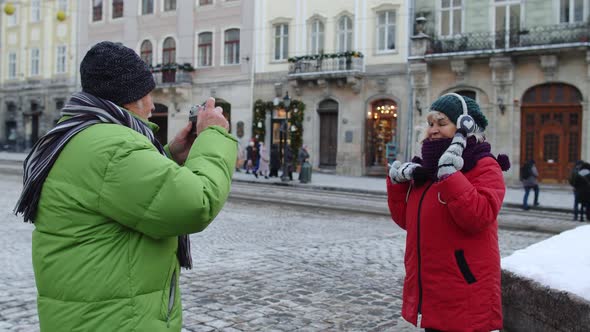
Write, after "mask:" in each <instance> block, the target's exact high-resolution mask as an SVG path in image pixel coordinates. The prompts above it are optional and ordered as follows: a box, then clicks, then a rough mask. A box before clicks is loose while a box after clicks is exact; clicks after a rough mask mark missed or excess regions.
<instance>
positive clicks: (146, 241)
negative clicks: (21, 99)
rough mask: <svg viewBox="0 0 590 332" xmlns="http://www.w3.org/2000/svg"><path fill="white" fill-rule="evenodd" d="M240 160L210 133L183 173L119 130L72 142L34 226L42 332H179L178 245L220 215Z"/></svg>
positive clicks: (217, 132) (86, 133)
mask: <svg viewBox="0 0 590 332" xmlns="http://www.w3.org/2000/svg"><path fill="white" fill-rule="evenodd" d="M151 125H153V124H151ZM153 127H157V126H155V125H153V126H152V129H153ZM236 155H237V141H236V140H235V139H234V138H233V137H232V136H231V135H229V134H227V133H226V132H225V130H224V129H223V128H221V127H216V126H213V127H209V128H207V129H206V130H204V131H203V132H202V133H201V134H200V135H199V137H198V138H197V140H196V141H195V143H194V144H193V146H192V148H191V150H190V153H189V156H188V158H187V160H186V163H185V165H184V167H181V166H178V165H177V164H176V163H175V162H174V161H172V160H170V159H167V158H165V157H164V156H162V155H161V154H160V153H159V152H158V151H157V149H156V148H155V147H154V146H153V144H152V143H151V142H150V141H149V140H148V139H147V138H146V137H145V136H143V135H141V134H139V133H137V132H135V131H133V130H132V129H130V128H127V127H124V126H120V125H116V124H96V125H92V126H90V127H89V128H87V129H85V130H83V131H82V132H80V133H78V134H77V135H76V136H74V137H73V138H72V139H71V140H70V142H68V144H67V145H66V146H65V148H64V149H63V151H62V152H61V154H60V155H59V157H58V159H57V161H56V162H55V165H54V166H53V167H52V169H51V171H50V173H49V175H48V177H47V179H46V180H45V183H44V185H43V189H42V193H41V198H40V202H39V207H38V212H37V216H36V219H35V230H34V232H33V268H34V271H35V279H36V283H37V290H38V299H37V306H38V311H39V322H40V327H41V331H50V332H55V331H60V332H62V331H93V332H96V331H109V332H112V331H150V332H153V331H180V330H181V327H182V308H181V301H180V290H179V287H178V280H179V274H180V270H179V263H178V260H177V258H176V250H177V245H178V240H177V236H178V235H181V234H189V233H196V232H200V231H202V230H203V229H205V228H206V227H207V226H208V225H209V223H210V222H211V221H212V220H213V219H214V218H215V216H216V215H217V213H219V211H220V210H221V208H222V207H223V205H224V203H225V201H226V199H227V197H228V195H229V191H230V185H231V179H232V174H233V171H234V165H235V161H236Z"/></svg>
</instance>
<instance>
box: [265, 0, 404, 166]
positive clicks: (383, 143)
mask: <svg viewBox="0 0 590 332" xmlns="http://www.w3.org/2000/svg"><path fill="white" fill-rule="evenodd" d="M254 3H255V5H254V13H255V20H254V22H255V26H254V31H255V36H254V38H255V39H254V49H255V50H256V60H255V62H254V66H255V73H256V75H255V86H254V95H255V97H254V98H255V99H256V100H259V101H262V102H264V103H266V104H271V105H274V104H273V103H272V102H273V100H275V98H278V101H282V100H283V99H284V98H285V95H286V94H287V93H288V95H289V97H290V98H291V100H293V101H298V102H301V103H303V105H305V111H304V112H305V113H304V116H303V118H302V119H301V123H300V124H297V123H294V120H293V119H294V118H296V117H297V114H296V113H294V112H298V111H299V110H298V109H293V108H292V107H291V108H292V109H290V110H289V112H284V107H283V104H282V103H279V104H278V105H277V106H276V107H274V108H270V109H266V117H265V121H260V122H259V123H255V125H256V126H264V128H265V129H266V130H265V132H266V135H265V137H264V141H265V142H266V143H267V145H268V144H271V145H273V144H274V145H276V146H277V147H278V148H279V149H280V150H281V151H282V149H283V148H282V146H284V142H285V140H286V141H287V142H288V144H291V142H290V141H291V140H294V136H293V134H289V135H283V134H281V133H282V132H281V128H286V127H285V125H284V121H287V122H288V123H289V125H288V126H287V128H288V129H289V130H290V131H291V130H297V129H298V128H299V127H298V126H300V127H301V130H302V131H303V133H302V135H301V136H302V137H301V139H302V142H301V143H302V144H305V145H307V146H308V148H309V151H310V154H311V163H312V165H313V167H314V168H316V169H321V170H324V171H327V172H334V173H337V174H343V175H354V176H359V175H367V174H369V175H371V174H372V175H383V174H385V172H386V165H387V162H388V160H390V161H391V160H393V158H396V157H399V156H400V155H403V154H404V153H405V151H404V149H405V146H406V145H407V144H406V142H407V128H408V126H409V125H410V124H411V122H410V121H411V119H410V118H408V115H411V114H412V113H411V111H410V106H411V105H409V103H408V100H409V90H408V88H409V84H408V81H407V65H406V63H407V55H408V53H407V50H408V39H407V36H408V32H407V30H408V29H407V28H408V20H407V17H408V13H407V7H406V5H405V3H406V1H401V0H399V1H380V0H344V1H337V2H333V1H309V0H294V1H285V2H280V3H279V2H275V1H268V0H256V1H254ZM285 117H287V118H288V119H287V120H285ZM263 122H264V123H263ZM295 125H297V126H295ZM285 136H287V138H286V139H285ZM258 139H259V140H262V139H263V138H261V137H258Z"/></svg>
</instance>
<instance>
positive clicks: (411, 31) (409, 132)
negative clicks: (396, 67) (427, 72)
mask: <svg viewBox="0 0 590 332" xmlns="http://www.w3.org/2000/svg"><path fill="white" fill-rule="evenodd" d="M414 1H415V0H411V1H408V32H407V34H406V35H407V43H408V53H407V56H406V66H407V68H406V71H407V73H408V74H407V75H408V77H409V76H410V62H409V57H410V56H411V54H410V53H411V52H412V39H411V38H410V36H411V35H413V34H414ZM406 81H407V84H408V128H407V133H406V149H405V156H404V160H410V158H411V154H412V146H413V142H412V134H413V130H414V129H413V127H414V126H413V123H414V103H413V100H414V99H413V97H414V89H413V88H412V82H411V80H406Z"/></svg>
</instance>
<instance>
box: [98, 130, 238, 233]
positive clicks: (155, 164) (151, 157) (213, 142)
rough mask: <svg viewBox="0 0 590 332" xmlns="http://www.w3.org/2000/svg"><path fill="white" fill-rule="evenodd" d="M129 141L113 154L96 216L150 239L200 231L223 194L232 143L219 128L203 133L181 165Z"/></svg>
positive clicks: (145, 142) (227, 188) (228, 182)
mask: <svg viewBox="0 0 590 332" xmlns="http://www.w3.org/2000/svg"><path fill="white" fill-rule="evenodd" d="M141 138H142V137H140V139H138V138H137V137H134V138H133V139H132V140H130V141H129V142H126V143H125V144H123V145H122V146H120V147H119V149H118V150H117V151H116V152H115V153H114V154H113V156H112V158H111V160H110V162H109V164H108V166H107V169H106V171H105V176H104V181H103V183H102V187H101V188H100V193H99V202H98V206H99V212H100V213H102V214H104V215H105V216H107V217H109V218H111V219H113V220H115V221H117V222H119V223H121V224H123V225H125V226H127V227H130V228H132V229H134V230H137V231H139V232H141V233H144V234H146V235H148V236H150V237H153V238H162V237H170V236H176V235H180V234H189V233H196V232H200V231H202V230H203V229H205V228H206V227H207V226H208V225H209V223H210V222H211V221H212V220H213V219H214V218H215V216H216V215H217V214H218V213H219V211H220V210H221V208H222V207H223V205H224V203H225V201H226V200H227V197H228V195H229V191H230V186H231V179H232V175H233V172H234V167H235V161H236V157H237V141H236V140H235V138H233V137H232V136H231V135H229V134H227V133H226V132H225V130H224V129H222V128H221V127H215V126H213V127H210V128H207V129H206V130H204V131H203V132H202V133H201V134H200V135H199V137H198V138H197V139H196V140H195V143H194V144H193V146H192V147H191V150H190V153H189V155H188V157H187V160H186V162H185V165H184V166H182V167H181V166H178V165H177V164H176V163H175V162H174V161H173V160H170V159H168V158H166V157H164V156H162V155H161V154H160V153H159V152H158V151H157V150H156V149H155V148H154V147H153V145H152V144H151V143H150V142H149V141H148V140H147V139H145V140H143V139H141Z"/></svg>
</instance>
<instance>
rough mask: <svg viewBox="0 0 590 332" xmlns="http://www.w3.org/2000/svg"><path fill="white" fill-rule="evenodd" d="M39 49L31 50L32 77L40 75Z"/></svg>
mask: <svg viewBox="0 0 590 332" xmlns="http://www.w3.org/2000/svg"><path fill="white" fill-rule="evenodd" d="M39 61H40V60H39V49H38V48H32V49H31V76H38V75H39Z"/></svg>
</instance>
